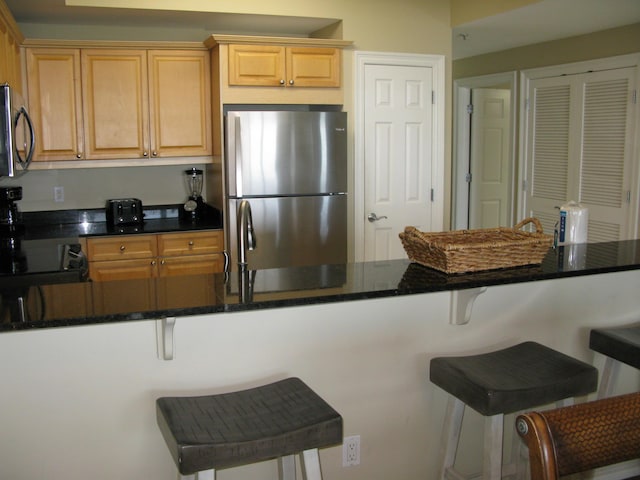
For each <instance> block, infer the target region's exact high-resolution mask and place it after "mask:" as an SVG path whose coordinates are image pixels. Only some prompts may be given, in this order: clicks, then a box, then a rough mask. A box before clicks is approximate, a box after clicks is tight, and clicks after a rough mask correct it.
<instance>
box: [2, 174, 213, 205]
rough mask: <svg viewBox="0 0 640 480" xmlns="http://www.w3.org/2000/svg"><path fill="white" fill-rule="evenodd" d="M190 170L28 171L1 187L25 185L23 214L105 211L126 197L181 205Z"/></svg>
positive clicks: (185, 195)
mask: <svg viewBox="0 0 640 480" xmlns="http://www.w3.org/2000/svg"><path fill="white" fill-rule="evenodd" d="M194 166H196V165H194ZM190 167H191V165H171V166H147V167H125V168H119V167H114V168H94V169H68V170H28V171H27V172H26V173H24V174H23V175H21V176H19V177H17V178H7V177H0V186H14V185H20V186H22V195H23V199H22V200H20V202H19V208H20V210H21V211H23V212H32V211H40V210H68V209H88V208H104V206H105V203H106V201H107V200H108V199H110V198H127V197H135V198H139V199H140V200H142V203H143V205H166V204H179V203H182V202H184V201H185V200H186V199H187V187H186V181H185V175H184V173H183V172H184V170H186V169H188V168H190ZM204 183H205V189H206V184H207V182H206V181H205V182H204ZM56 187H62V192H60V189H58V199H60V197H61V196H62V197H63V201H61V202H60V201H58V202H56V201H55V199H54V197H55V190H56ZM203 194H205V195H206V191H205V192H203Z"/></svg>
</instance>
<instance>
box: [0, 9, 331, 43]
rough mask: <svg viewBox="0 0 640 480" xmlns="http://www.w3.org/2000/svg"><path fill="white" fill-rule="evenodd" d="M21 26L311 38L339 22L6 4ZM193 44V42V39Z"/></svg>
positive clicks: (316, 18)
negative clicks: (181, 31) (102, 27)
mask: <svg viewBox="0 0 640 480" xmlns="http://www.w3.org/2000/svg"><path fill="white" fill-rule="evenodd" d="M5 3H6V4H7V6H8V7H9V10H10V11H11V13H12V15H13V16H14V18H15V19H16V21H17V22H18V23H19V24H46V25H67V26H106V27H108V26H113V27H137V28H171V29H173V30H177V29H185V30H194V29H197V30H202V31H208V32H221V33H234V34H247V35H276V36H282V35H285V36H296V37H309V36H312V34H313V33H314V32H317V31H318V30H322V29H324V28H327V27H329V26H331V25H334V24H336V23H338V22H340V19H337V18H322V17H302V16H285V15H258V14H249V13H230V12H198V11H184V10H166V9H165V10H160V9H157V10H156V9H146V8H145V9H143V8H112V7H109V8H107V7H101V6H95V7H88V6H69V5H68V3H69V2H65V0H5ZM189 40H190V39H189Z"/></svg>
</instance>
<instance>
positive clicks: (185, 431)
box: [156, 378, 342, 480]
mask: <svg viewBox="0 0 640 480" xmlns="http://www.w3.org/2000/svg"><path fill="white" fill-rule="evenodd" d="M156 410H157V417H158V425H159V427H160V431H161V432H162V435H163V436H164V439H165V441H166V443H167V445H168V447H169V450H170V451H171V455H172V456H173V459H174V461H175V463H176V465H177V467H178V471H179V472H180V478H183V479H186V478H193V479H195V478H197V479H198V480H202V479H207V480H213V479H215V471H216V470H219V469H224V468H230V467H236V466H240V465H245V464H249V463H254V462H260V461H263V460H269V459H274V458H277V459H278V460H279V462H278V466H279V469H280V478H283V479H295V457H294V455H295V454H300V459H301V466H302V470H303V471H304V472H305V475H306V476H305V478H308V479H314V480H320V479H321V478H322V475H321V472H320V459H319V456H318V449H319V448H323V447H329V446H333V445H338V444H341V443H342V417H341V416H340V414H339V413H338V412H336V411H335V410H334V409H333V408H332V407H331V406H330V405H329V404H328V403H326V402H325V401H324V400H323V399H322V398H320V397H319V396H318V395H317V394H316V393H315V392H314V391H313V390H311V388H309V387H308V386H307V385H306V384H305V383H304V382H302V380H300V379H299V378H287V379H285V380H281V381H278V382H275V383H271V384H268V385H263V386H260V387H256V388H251V389H248V390H242V391H237V392H231V393H223V394H218V395H206V396H198V397H162V398H159V399H157V401H156ZM196 475H197V476H196Z"/></svg>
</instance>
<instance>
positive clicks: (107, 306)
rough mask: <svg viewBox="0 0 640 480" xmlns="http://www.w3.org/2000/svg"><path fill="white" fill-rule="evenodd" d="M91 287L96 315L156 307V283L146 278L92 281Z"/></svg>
mask: <svg viewBox="0 0 640 480" xmlns="http://www.w3.org/2000/svg"><path fill="white" fill-rule="evenodd" d="M105 263H106V262H105ZM110 263H116V262H110ZM91 289H92V294H93V312H94V315H112V314H117V313H130V312H144V311H149V310H155V309H156V305H157V302H156V284H155V283H154V282H152V281H149V280H146V279H143V280H136V279H121V280H119V281H114V282H108V281H104V282H91Z"/></svg>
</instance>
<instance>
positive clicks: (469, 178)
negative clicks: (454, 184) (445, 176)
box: [464, 173, 472, 183]
mask: <svg viewBox="0 0 640 480" xmlns="http://www.w3.org/2000/svg"><path fill="white" fill-rule="evenodd" d="M471 178H472V175H471V174H470V173H467V174H465V176H464V181H465V182H467V183H471Z"/></svg>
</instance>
